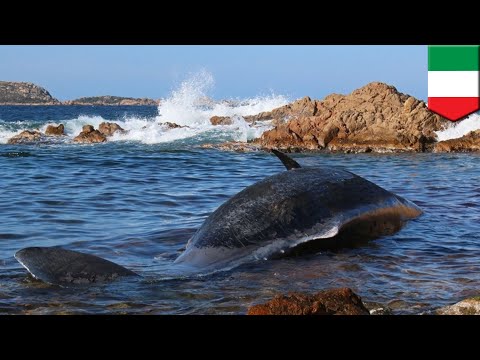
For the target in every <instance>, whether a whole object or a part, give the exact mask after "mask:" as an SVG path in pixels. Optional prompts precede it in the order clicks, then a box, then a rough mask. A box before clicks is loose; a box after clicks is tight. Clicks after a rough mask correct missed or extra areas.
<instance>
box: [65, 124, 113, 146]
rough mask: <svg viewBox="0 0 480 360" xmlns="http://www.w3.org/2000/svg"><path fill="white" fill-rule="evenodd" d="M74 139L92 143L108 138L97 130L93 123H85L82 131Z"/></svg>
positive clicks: (79, 141)
mask: <svg viewBox="0 0 480 360" xmlns="http://www.w3.org/2000/svg"><path fill="white" fill-rule="evenodd" d="M73 141H74V142H76V143H82V144H92V143H101V142H105V141H107V138H106V136H105V135H103V134H102V133H101V132H100V131H98V130H95V128H94V127H93V126H92V125H84V126H83V128H82V132H81V133H80V134H79V135H78V136H76V137H75V138H74V139H73Z"/></svg>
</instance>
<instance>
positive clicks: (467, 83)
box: [428, 71, 480, 97]
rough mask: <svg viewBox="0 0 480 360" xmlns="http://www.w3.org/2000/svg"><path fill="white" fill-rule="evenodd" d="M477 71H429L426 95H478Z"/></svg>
mask: <svg viewBox="0 0 480 360" xmlns="http://www.w3.org/2000/svg"><path fill="white" fill-rule="evenodd" d="M478 76H479V72H478V71H429V72H428V97H478V96H479V87H480V80H479V77H478Z"/></svg>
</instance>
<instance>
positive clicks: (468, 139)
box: [433, 130, 480, 152]
mask: <svg viewBox="0 0 480 360" xmlns="http://www.w3.org/2000/svg"><path fill="white" fill-rule="evenodd" d="M433 151H434V152H453V151H455V152H470V151H480V130H475V131H471V132H470V133H468V134H467V135H464V136H462V137H461V138H458V139H450V140H444V141H440V142H438V143H436V144H435V147H434V149H433Z"/></svg>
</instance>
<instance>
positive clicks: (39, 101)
mask: <svg viewBox="0 0 480 360" xmlns="http://www.w3.org/2000/svg"><path fill="white" fill-rule="evenodd" d="M59 104H60V101H58V100H57V99H55V98H54V97H52V95H50V93H49V92H48V91H47V90H45V89H44V88H42V87H40V86H38V85H35V84H32V83H28V82H13V81H0V105H59Z"/></svg>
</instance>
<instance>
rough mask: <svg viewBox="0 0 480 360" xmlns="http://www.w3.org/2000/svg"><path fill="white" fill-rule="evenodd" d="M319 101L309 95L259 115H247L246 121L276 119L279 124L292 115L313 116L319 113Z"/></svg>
mask: <svg viewBox="0 0 480 360" xmlns="http://www.w3.org/2000/svg"><path fill="white" fill-rule="evenodd" d="M317 104H318V102H317V101H312V99H310V98H309V97H308V96H305V97H304V98H302V99H300V100H297V101H294V102H293V103H291V104H288V105H284V106H281V107H279V108H276V109H273V110H272V111H267V112H262V113H260V114H257V115H249V116H245V117H244V119H245V121H246V122H253V123H255V122H257V121H268V120H274V121H275V122H276V123H277V124H280V123H283V122H286V121H287V120H289V119H290V118H292V117H302V116H313V115H315V114H316V113H317V111H318V109H317Z"/></svg>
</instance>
